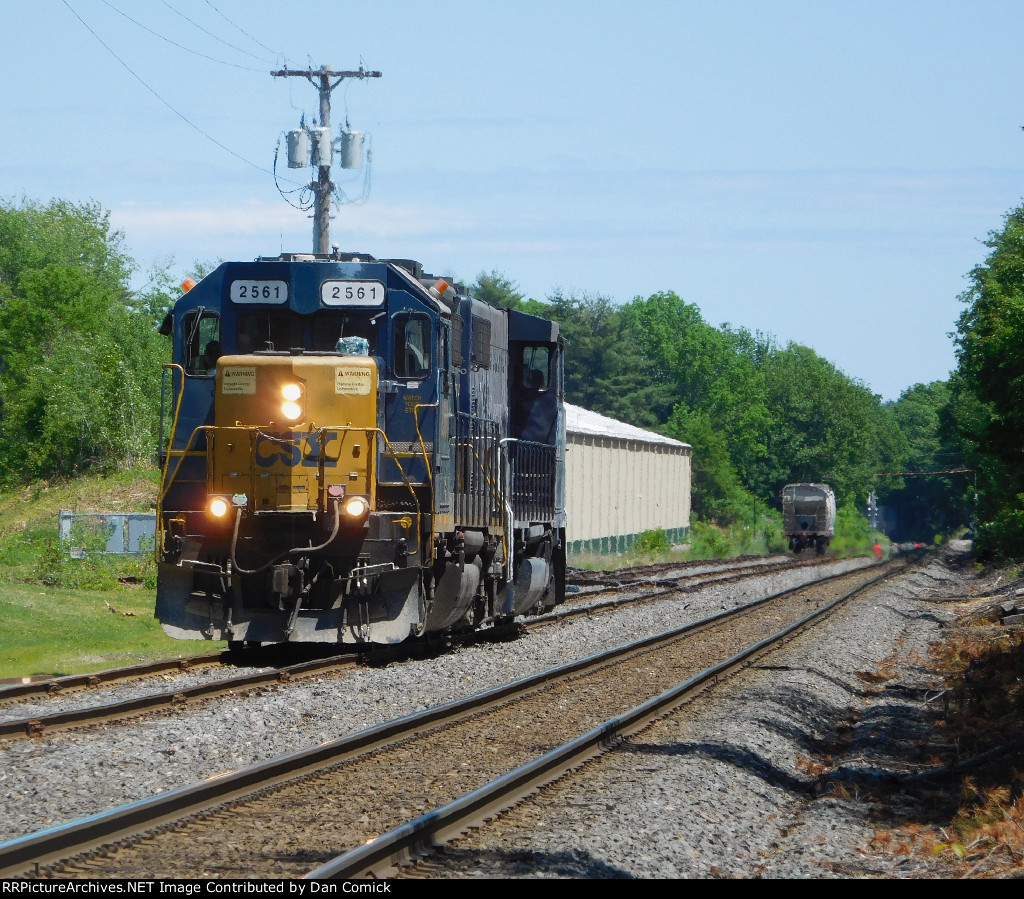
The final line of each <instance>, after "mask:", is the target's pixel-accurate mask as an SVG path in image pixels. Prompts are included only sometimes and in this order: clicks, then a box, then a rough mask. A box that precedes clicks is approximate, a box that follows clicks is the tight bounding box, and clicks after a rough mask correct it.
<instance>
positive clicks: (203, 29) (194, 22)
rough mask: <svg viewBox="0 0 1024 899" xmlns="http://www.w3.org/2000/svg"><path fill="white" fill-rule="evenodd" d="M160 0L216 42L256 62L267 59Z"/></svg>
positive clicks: (165, 0)
mask: <svg viewBox="0 0 1024 899" xmlns="http://www.w3.org/2000/svg"><path fill="white" fill-rule="evenodd" d="M161 2H162V3H163V5H164V6H166V7H167V8H168V9H169V10H170V11H171V12H172V13H174V14H175V15H178V16H181V18H183V19H184V20H185V21H186V22H188V23H189V24H190V25H194V26H195V27H196V28H198V29H199V30H200V31H201V32H203V34H205V35H207V36H208V37H212V38H213V39H214V40H215V41H217V42H218V43H220V44H223V45H224V46H225V47H230V48H231V49H232V50H237V51H238V52H239V53H244V54H245V55H246V56H248V57H250V58H251V59H255V60H256V61H257V62H266V61H267V60H264V59H260V57H258V56H256V55H255V54H254V53H250V52H249V51H248V50H243V49H242V48H241V47H236V46H235V45H234V44H232V43H229V42H228V41H226V40H224V39H223V38H219V37H217V35H215V34H214V33H213V32H212V31H207V29H205V28H204V27H203V26H202V25H200V24H199V23H198V22H196V21H194V20H192V19H190V18H189V17H188V16H186V15H185V13H183V12H182V11H181V10H179V9H175V8H174V7H173V6H171V4H170V3H168V2H167V0H161ZM271 52H273V51H271ZM274 55H275V56H277V55H279V54H276V53H275V54H274Z"/></svg>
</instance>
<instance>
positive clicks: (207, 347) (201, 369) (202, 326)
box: [182, 310, 221, 377]
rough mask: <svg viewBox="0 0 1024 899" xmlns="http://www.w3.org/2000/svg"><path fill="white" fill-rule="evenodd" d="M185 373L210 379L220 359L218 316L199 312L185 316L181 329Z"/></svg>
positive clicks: (214, 313)
mask: <svg viewBox="0 0 1024 899" xmlns="http://www.w3.org/2000/svg"><path fill="white" fill-rule="evenodd" d="M182 344H183V356H184V357H185V358H184V364H185V373H186V374H189V375H199V376H207V377H212V376H213V375H214V374H216V366H217V360H218V359H219V358H220V354H221V345H220V316H219V315H218V314H217V313H216V312H203V311H202V310H199V311H197V312H192V313H190V314H189V315H187V316H185V320H184V323H183V328H182Z"/></svg>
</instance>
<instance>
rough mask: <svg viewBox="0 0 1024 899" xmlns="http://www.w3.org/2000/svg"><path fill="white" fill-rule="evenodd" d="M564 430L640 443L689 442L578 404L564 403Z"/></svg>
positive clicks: (670, 444) (680, 444) (569, 432)
mask: <svg viewBox="0 0 1024 899" xmlns="http://www.w3.org/2000/svg"><path fill="white" fill-rule="evenodd" d="M565 430H566V433H567V434H586V435H592V436H594V437H614V438H617V439H619V440H636V441H637V442H640V443H661V444H665V445H666V446H678V447H688V446H689V445H690V444H688V443H683V442H682V441H680V440H673V439H672V438H671V437H665V436H663V435H661V434H655V433H654V432H653V431H645V430H644V429H643V428H637V427H634V426H633V425H627V424H626V423H625V422H623V421H616V420H615V419H614V418H608V417H607V416H606V415H598V414H597V413H596V412H591V411H590V410H589V409H583V408H581V407H580V406H573V405H571V404H569V403H566V404H565Z"/></svg>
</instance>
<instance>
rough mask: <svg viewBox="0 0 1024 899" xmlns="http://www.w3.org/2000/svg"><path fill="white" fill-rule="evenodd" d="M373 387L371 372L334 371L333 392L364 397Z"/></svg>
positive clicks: (350, 369) (342, 369)
mask: <svg viewBox="0 0 1024 899" xmlns="http://www.w3.org/2000/svg"><path fill="white" fill-rule="evenodd" d="M372 386H373V372H372V371H371V370H370V369H368V368H342V367H340V366H339V367H337V368H335V369H334V392H335V393H343V394H346V395H348V396H366V395H367V394H368V393H369V392H370V389H371V387H372Z"/></svg>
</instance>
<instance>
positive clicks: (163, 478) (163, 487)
mask: <svg viewBox="0 0 1024 899" xmlns="http://www.w3.org/2000/svg"><path fill="white" fill-rule="evenodd" d="M163 368H165V369H168V368H170V369H175V368H176V369H177V370H178V371H179V372H181V389H180V390H179V391H178V400H177V402H176V403H175V405H174V416H173V418H172V420H171V433H170V445H169V446H168V447H167V455H166V456H165V457H164V467H163V470H162V471H161V472H160V492H159V493H158V494H157V499H156V531H157V532H156V539H155V540H154V541H153V555H154V557H155V559H156V561H157V562H159V561H160V552H161V550H162V548H163V542H164V541H163V535H164V531H165V528H164V527H163V515H162V514H161V513H162V512H163V503H164V497H166V496H167V470H168V467H169V465H170V462H171V456H172V455H173V454H174V453H175V450H174V435H175V433H177V430H178V416H179V415H180V414H181V401H182V399H183V398H184V396H185V369H184V368H183V367H182V366H180V365H179V364H178V363H177V362H165V363H164V364H163ZM161 389H162V388H161ZM162 424H163V421H162V420H161V425H162ZM193 436H195V435H194V434H193ZM161 442H162V440H161ZM191 442H192V438H191V437H190V438H189V443H188V444H186V445H185V449H184V450H182V451H181V459H180V460H179V461H178V468H181V462H182V461H183V460H184V458H185V453H186V452H188V447H189V445H190V444H191ZM161 449H163V447H161ZM177 473H178V472H177V469H175V476H177Z"/></svg>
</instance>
